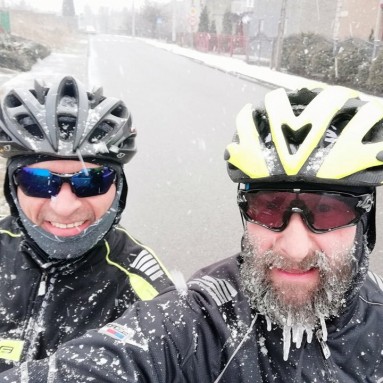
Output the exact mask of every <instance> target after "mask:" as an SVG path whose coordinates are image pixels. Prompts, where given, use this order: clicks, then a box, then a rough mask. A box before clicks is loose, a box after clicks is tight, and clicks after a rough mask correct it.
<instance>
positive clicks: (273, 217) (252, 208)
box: [244, 191, 295, 229]
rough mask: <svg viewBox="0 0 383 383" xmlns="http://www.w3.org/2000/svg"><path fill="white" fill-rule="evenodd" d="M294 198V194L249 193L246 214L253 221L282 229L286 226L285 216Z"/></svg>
mask: <svg viewBox="0 0 383 383" xmlns="http://www.w3.org/2000/svg"><path fill="white" fill-rule="evenodd" d="M294 198H295V196H294V194H293V193H285V192H267V191H265V192H262V191H260V192H257V193H247V195H246V199H247V204H246V207H245V211H244V213H245V216H247V217H248V218H250V220H251V221H254V222H258V223H260V224H262V225H265V226H267V227H269V228H271V229H280V228H281V227H282V226H283V224H284V222H283V215H284V213H285V211H286V209H287V208H288V207H289V205H290V203H291V201H292V200H293V199H294Z"/></svg>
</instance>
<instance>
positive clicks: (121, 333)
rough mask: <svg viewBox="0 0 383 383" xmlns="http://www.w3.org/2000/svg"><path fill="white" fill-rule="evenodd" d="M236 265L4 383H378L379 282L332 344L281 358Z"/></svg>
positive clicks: (353, 304)
mask: <svg viewBox="0 0 383 383" xmlns="http://www.w3.org/2000/svg"><path fill="white" fill-rule="evenodd" d="M240 262H241V258H240V257H239V256H238V257H233V258H229V259H227V260H224V261H222V262H219V263H217V264H215V265H212V266H209V267H207V268H205V269H204V270H203V272H201V273H199V274H198V276H197V277H195V278H194V279H193V280H192V281H190V282H189V284H188V285H189V290H188V292H187V294H184V293H183V292H182V291H180V292H178V291H177V290H173V289H172V290H170V291H167V292H165V293H163V294H161V295H159V296H158V297H157V298H155V299H154V300H152V301H150V302H137V303H136V304H135V305H133V306H131V308H130V309H128V311H127V312H126V313H125V314H124V315H123V316H122V317H121V318H120V319H118V320H116V321H115V322H114V323H111V324H108V325H106V326H104V327H103V328H102V329H99V330H95V331H90V332H88V333H87V334H86V335H85V336H83V337H81V338H77V339H75V340H73V341H71V342H69V343H67V344H65V345H63V346H62V347H60V348H59V349H58V351H57V353H56V354H55V355H54V356H52V357H50V358H49V359H48V360H44V361H38V362H32V363H26V364H24V365H22V367H21V368H19V369H14V370H11V371H10V372H9V373H8V374H5V375H0V382H4V383H5V382H8V383H9V382H29V383H37V382H50V383H51V382H55V383H58V382H77V383H80V382H81V383H82V382H84V383H85V382H110V383H112V382H113V383H122V382H125V383H126V382H129V383H133V382H134V383H137V382H138V383H143V382H145V383H196V382H199V383H218V382H220V383H223V382H225V383H237V382H238V383H245V382H246V383H254V382H259V383H261V382H267V383H269V382H276V383H282V382H283V383H313V382H317V383H327V382H341V383H358V382H360V383H362V382H363V383H381V382H382V381H383V326H382V323H383V291H382V288H383V280H382V279H381V278H379V277H377V276H376V275H374V274H372V273H368V276H367V278H366V280H365V282H364V284H363V286H361V287H360V289H359V287H358V290H359V293H358V294H355V295H354V296H353V298H352V300H351V301H350V302H349V305H348V307H347V309H346V310H345V312H344V313H343V315H342V316H340V317H338V318H334V319H332V320H329V321H327V323H326V324H327V330H328V339H327V342H325V341H324V340H323V338H322V337H321V334H320V333H318V334H317V336H314V337H313V339H312V341H311V343H308V342H307V339H306V338H304V340H303V342H302V345H301V347H300V348H299V349H298V348H296V347H295V344H294V345H292V346H291V349H290V353H289V358H288V360H287V361H284V360H283V344H282V343H283V342H282V330H281V329H280V328H278V327H275V326H272V327H271V328H268V326H267V323H266V321H265V318H264V317H262V316H261V315H259V314H257V313H256V312H253V311H252V310H251V308H250V306H249V304H248V301H247V298H246V296H245V295H244V294H243V292H242V290H241V288H240V281H239V273H238V271H239V265H240Z"/></svg>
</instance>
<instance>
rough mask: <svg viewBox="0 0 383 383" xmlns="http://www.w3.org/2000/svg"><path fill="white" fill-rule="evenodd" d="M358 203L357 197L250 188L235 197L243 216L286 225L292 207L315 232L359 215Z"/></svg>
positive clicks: (344, 223) (271, 225)
mask: <svg viewBox="0 0 383 383" xmlns="http://www.w3.org/2000/svg"><path fill="white" fill-rule="evenodd" d="M240 193H241V192H240ZM359 202H360V198H359V197H358V196H352V195H344V194H338V193H326V192H311V193H306V192H302V193H293V192H287V191H250V192H244V193H241V194H240V196H239V207H240V209H241V211H242V213H243V215H244V217H245V218H246V219H247V220H248V221H250V222H254V223H258V224H260V225H262V226H265V227H267V228H269V229H272V230H280V229H283V228H284V227H286V225H287V223H288V219H289V216H290V215H291V213H292V211H293V210H292V208H294V207H296V208H299V210H300V211H301V213H302V215H303V216H304V218H305V221H306V222H307V223H308V225H309V226H310V227H311V228H313V229H314V230H317V231H319V232H320V231H323V232H324V231H328V230H332V229H336V228H340V227H343V226H347V225H349V224H352V223H354V222H356V221H357V220H358V218H360V216H361V215H362V210H361V209H358V207H357V206H358V203H359Z"/></svg>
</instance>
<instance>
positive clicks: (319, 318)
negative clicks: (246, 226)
mask: <svg viewBox="0 0 383 383" xmlns="http://www.w3.org/2000/svg"><path fill="white" fill-rule="evenodd" d="M243 245H244V247H243V251H242V256H243V264H242V266H241V270H240V273H241V280H242V285H243V288H244V290H245V292H246V294H247V296H248V298H249V301H250V304H251V306H252V307H253V308H254V309H255V310H256V311H257V312H259V313H260V314H262V315H264V316H265V317H266V320H267V322H268V330H271V323H275V324H276V325H277V326H279V327H280V328H282V329H283V343H284V360H287V359H288V354H289V350H290V345H291V343H292V342H294V343H295V344H296V347H297V348H299V347H300V345H301V342H302V338H303V336H304V333H305V332H306V336H307V341H308V342H311V340H312V335H313V332H314V331H315V330H316V329H317V328H320V327H321V328H322V332H323V340H324V341H325V340H326V339H327V330H326V325H325V319H328V318H330V317H332V316H337V315H338V314H339V313H340V311H341V309H342V307H343V306H344V305H345V303H346V299H345V294H346V292H347V290H349V288H350V286H351V284H352V279H353V274H354V273H353V270H355V263H356V259H355V257H354V253H355V248H352V249H351V250H350V251H344V252H343V253H341V252H339V253H337V254H334V255H333V256H332V257H331V258H330V257H327V256H326V254H324V253H323V252H320V251H317V252H315V253H311V254H308V255H307V256H306V257H305V258H304V259H303V260H302V261H301V262H299V263H297V262H294V261H292V260H291V259H288V258H286V257H284V256H283V255H281V254H277V253H275V252H273V251H271V250H268V251H266V252H265V253H263V254H259V252H258V251H257V245H256V244H253V243H252V242H251V241H250V240H249V236H248V233H247V232H245V235H244V238H243ZM273 268H279V269H285V270H289V269H294V270H300V271H308V270H310V269H312V268H316V269H318V271H319V275H320V279H319V282H318V283H317V284H316V285H313V286H310V287H307V286H305V285H300V286H297V285H296V284H294V283H289V282H284V283H282V282H281V283H277V284H275V283H273V282H272V281H271V279H270V270H272V269H273Z"/></svg>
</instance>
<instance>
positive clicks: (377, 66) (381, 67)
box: [367, 51, 383, 95]
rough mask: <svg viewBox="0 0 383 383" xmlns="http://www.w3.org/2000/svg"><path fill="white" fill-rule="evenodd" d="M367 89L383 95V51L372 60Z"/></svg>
mask: <svg viewBox="0 0 383 383" xmlns="http://www.w3.org/2000/svg"><path fill="white" fill-rule="evenodd" d="M367 90H369V91H372V92H373V93H375V94H377V95H383V51H381V52H380V54H379V55H378V57H377V58H376V59H375V60H374V61H373V62H372V64H371V68H370V73H369V76H368V80H367Z"/></svg>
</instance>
